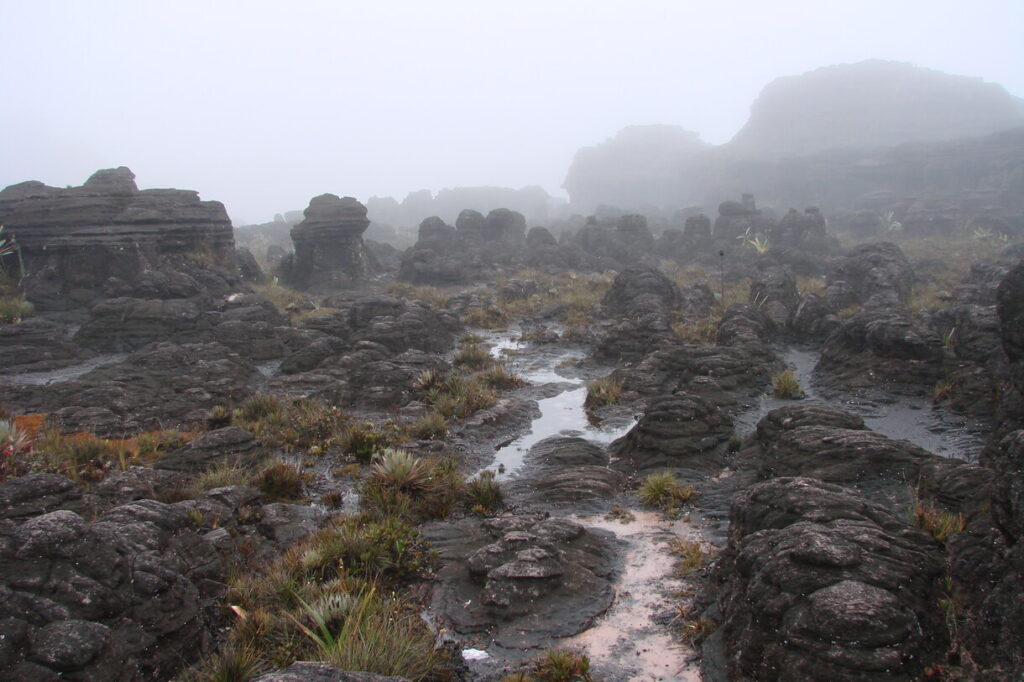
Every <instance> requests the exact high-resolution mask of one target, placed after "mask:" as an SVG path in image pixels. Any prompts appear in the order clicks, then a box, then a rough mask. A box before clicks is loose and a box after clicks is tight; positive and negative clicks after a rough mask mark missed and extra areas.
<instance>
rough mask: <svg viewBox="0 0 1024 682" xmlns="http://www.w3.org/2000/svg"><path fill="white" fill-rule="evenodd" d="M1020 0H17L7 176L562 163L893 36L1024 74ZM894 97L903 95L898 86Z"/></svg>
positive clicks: (8, 23)
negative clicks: (508, 0)
mask: <svg viewBox="0 0 1024 682" xmlns="http://www.w3.org/2000/svg"><path fill="white" fill-rule="evenodd" d="M1021 26H1024V6H1022V5H1021V4H1020V3H1019V2H1014V1H1013V0H1007V1H1003V2H995V1H988V2H985V1H983V2H975V3H971V4H970V5H969V6H967V5H964V4H963V3H957V2H934V1H933V2H918V1H914V2H902V3H889V2H885V3H883V2H874V1H872V2H862V3H856V4H854V3H844V4H842V5H839V4H833V3H821V2H779V3H772V4H771V5H770V6H768V5H762V4H756V5H755V4H753V3H743V2H722V3H715V4H714V5H713V6H712V5H711V4H710V3H691V2H633V3H628V4H626V3H613V2H562V3H558V4H557V5H554V4H552V3H540V2H520V3H515V4H500V5H499V4H492V3H480V2H437V3H429V4H424V3H412V2H376V3H354V2H346V3H336V2H304V3H295V4H294V6H293V5H288V6H286V5H283V4H281V3H263V2H244V3H243V2H217V3H201V2H175V3H161V4H157V3H137V2H90V3H76V2H35V3H20V2H14V1H11V0H6V1H4V2H2V3H0V63H3V65H4V67H3V70H2V75H0V92H2V93H3V101H4V104H5V106H3V107H2V108H0V125H2V127H3V130H4V135H3V136H2V138H0V187H3V186H6V185H9V184H13V183H17V182H21V181H24V180H41V181H43V182H45V183H47V184H50V185H56V186H64V185H78V184H80V183H81V182H82V181H84V180H85V178H87V177H88V176H89V175H90V174H91V173H92V172H93V171H95V170H96V169H98V168H106V167H115V166H120V165H125V166H128V167H130V168H131V169H132V170H133V171H134V172H135V174H136V176H137V177H138V183H139V186H140V187H178V188H188V189H196V190H198V191H199V192H200V193H201V196H202V197H203V198H204V199H216V200H219V201H222V202H223V203H224V204H225V205H226V207H227V209H228V213H229V215H230V216H231V218H232V221H233V222H234V224H235V225H240V224H245V223H255V222H263V221H267V220H270V219H271V217H272V216H273V215H274V214H275V213H279V212H283V211H286V210H290V209H297V208H302V207H304V206H305V205H306V204H307V203H308V200H309V198H310V197H312V196H314V195H317V194H320V193H323V192H333V193H336V194H339V195H351V196H355V197H357V198H359V199H361V200H363V201H366V200H367V199H369V198H370V197H373V196H377V197H385V196H392V197H395V198H397V199H398V200H399V201H400V200H401V199H402V198H404V197H405V196H406V195H407V194H408V193H409V192H412V191H416V190H422V189H430V190H432V191H434V192H437V191H439V190H442V189H443V188H450V187H476V186H494V187H509V188H522V187H526V186H540V187H542V188H543V189H544V190H546V191H547V192H548V193H549V194H551V195H553V196H556V197H564V196H565V193H564V191H563V189H562V184H563V182H564V181H565V178H566V172H567V170H568V169H569V167H570V164H571V163H572V161H573V158H574V155H575V154H576V152H577V150H579V149H580V148H581V147H584V146H589V145H596V144H600V143H601V142H603V141H605V140H607V139H609V138H611V137H613V136H614V135H615V134H616V133H617V132H618V131H620V130H621V129H623V128H626V127H628V126H632V125H649V124H668V125H677V126H681V127H683V128H685V129H687V130H691V131H696V132H697V133H699V135H700V138H701V139H702V140H703V141H704V142H706V143H710V144H722V143H725V142H728V141H729V140H730V139H732V138H733V136H734V135H735V134H736V133H737V132H738V131H739V130H740V129H741V128H742V127H743V125H744V123H745V122H746V121H747V118H748V115H749V113H750V106H751V103H752V102H754V100H755V98H756V97H757V95H758V93H759V92H760V91H761V89H762V88H764V87H765V86H766V85H767V84H768V83H769V82H771V81H772V80H774V79H775V78H777V77H780V76H786V75H795V74H800V73H804V72H807V71H810V70H813V69H817V68H819V67H823V66H827V65H830V64H838V63H848V62H857V61H861V60H865V59H870V58H883V59H890V60H896V61H904V62H910V63H912V64H915V65H920V66H924V67H928V68H932V69H938V70H941V71H946V72H949V73H954V74H963V75H967V76H972V77H977V78H984V79H985V80H986V81H990V82H994V83H999V84H1001V85H1002V86H1004V87H1005V88H1006V89H1007V90H1008V91H1009V92H1010V93H1011V94H1013V95H1017V96H1020V95H1024V47H1022V46H1021V43H1020V40H1019V32H1020V27H1021ZM880 104H882V105H884V103H880Z"/></svg>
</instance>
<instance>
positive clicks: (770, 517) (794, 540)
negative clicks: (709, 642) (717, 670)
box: [717, 478, 947, 682]
mask: <svg viewBox="0 0 1024 682" xmlns="http://www.w3.org/2000/svg"><path fill="white" fill-rule="evenodd" d="M730 521H731V527H730V531H729V544H728V547H727V548H726V551H725V552H724V553H723V555H722V558H721V561H720V563H719V565H718V568H717V576H718V579H719V580H720V581H721V583H722V588H721V590H720V592H719V596H718V607H719V609H720V611H721V614H722V617H723V624H722V637H723V639H724V642H725V646H726V651H727V657H728V658H727V660H728V668H729V673H730V675H731V676H734V677H736V678H749V679H774V680H808V679H816V680H817V679H830V680H850V681H851V682H852V681H853V680H863V679H867V678H870V679H879V680H911V679H917V678H918V677H919V676H920V675H921V673H922V671H923V669H924V667H925V666H927V665H929V664H931V663H932V662H934V661H938V660H941V656H942V654H943V653H944V651H945V647H946V645H947V634H946V629H945V624H944V622H943V621H942V615H941V612H940V611H939V609H937V608H936V603H937V600H938V599H939V597H940V594H939V592H938V587H937V582H936V580H937V578H938V577H939V576H940V575H941V572H942V566H943V560H942V556H941V554H940V552H939V549H938V546H937V545H936V543H935V542H934V540H932V538H931V537H930V536H928V535H926V534H925V533H922V532H920V531H918V530H915V529H913V528H911V527H910V526H908V525H907V524H906V522H904V521H903V520H902V519H901V518H899V517H898V516H897V515H896V514H894V513H893V512H891V511H889V510H888V509H885V508H883V507H880V506H878V505H875V504H872V503H870V502H866V501H864V500H862V499H861V498H859V497H858V496H856V495H855V494H852V493H851V492H850V491H848V490H845V489H844V488H841V487H839V486H835V485H831V484H828V483H823V482H821V481H817V480H814V479H808V478H780V479H775V480H772V481H768V482H765V483H760V484H757V485H755V486H753V487H751V488H749V489H747V490H745V491H743V492H741V493H739V494H738V495H737V496H736V497H735V499H734V500H733V503H732V508H731V510H730Z"/></svg>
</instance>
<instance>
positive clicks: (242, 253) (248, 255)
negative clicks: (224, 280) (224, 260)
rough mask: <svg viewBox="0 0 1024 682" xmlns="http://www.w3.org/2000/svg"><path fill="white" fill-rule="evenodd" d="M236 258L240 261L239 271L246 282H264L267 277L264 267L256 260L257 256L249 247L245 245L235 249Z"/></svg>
mask: <svg viewBox="0 0 1024 682" xmlns="http://www.w3.org/2000/svg"><path fill="white" fill-rule="evenodd" d="M235 259H236V260H237V261H238V273H239V274H240V275H241V276H242V279H244V280H245V281H246V282H252V283H253V284H262V283H263V282H264V281H265V280H266V279H267V276H266V275H265V274H264V273H263V268H261V267H260V264H259V263H258V262H256V256H254V255H252V251H250V250H249V249H247V248H245V247H244V246H242V247H239V248H237V249H235Z"/></svg>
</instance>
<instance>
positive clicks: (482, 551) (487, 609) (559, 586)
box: [424, 515, 614, 648]
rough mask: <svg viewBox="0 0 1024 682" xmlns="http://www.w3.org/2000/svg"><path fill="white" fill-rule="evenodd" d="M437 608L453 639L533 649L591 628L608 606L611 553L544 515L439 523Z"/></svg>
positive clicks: (429, 530)
mask: <svg viewBox="0 0 1024 682" xmlns="http://www.w3.org/2000/svg"><path fill="white" fill-rule="evenodd" d="M424 537H425V538H426V539H427V540H428V541H430V542H431V544H433V545H434V547H435V548H437V549H438V550H439V551H440V553H441V559H442V562H443V566H442V568H441V569H440V570H439V571H438V574H437V575H438V579H439V580H440V583H441V585H440V589H439V590H438V591H437V592H436V597H435V603H434V606H435V608H436V609H437V611H438V613H439V614H440V615H441V616H442V617H443V618H444V620H445V621H446V622H447V623H449V624H450V626H451V627H452V628H454V630H455V631H456V632H459V633H461V634H476V635H477V636H481V637H482V636H486V637H488V638H493V641H494V642H495V643H496V644H498V645H499V646H502V647H507V648H535V647H542V646H546V645H549V644H550V643H551V642H552V641H553V640H555V639H557V638H562V637H568V636H571V635H574V634H576V633H578V632H581V631H583V630H585V629H586V628H588V627H590V625H591V624H592V623H593V621H594V619H595V618H597V617H598V616H600V615H601V614H602V613H604V612H605V611H606V610H607V609H608V607H609V606H610V605H611V603H612V600H613V598H614V591H613V590H612V588H611V585H610V582H609V577H610V573H611V567H612V559H613V551H612V546H611V544H610V540H609V538H608V537H607V535H606V534H604V533H603V532H601V531H593V530H586V529H585V528H584V527H583V526H580V525H579V524H577V523H574V522H572V521H569V520H567V519H560V518H545V517H544V516H541V515H520V516H502V517H499V518H495V519H489V520H487V521H484V522H483V523H480V522H479V521H473V520H470V519H467V520H465V521H460V522H457V523H454V524H453V523H435V524H430V525H428V526H427V527H426V528H425V529H424Z"/></svg>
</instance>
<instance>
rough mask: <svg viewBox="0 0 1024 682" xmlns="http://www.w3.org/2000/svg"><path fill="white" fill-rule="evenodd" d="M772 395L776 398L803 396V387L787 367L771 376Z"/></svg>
mask: <svg viewBox="0 0 1024 682" xmlns="http://www.w3.org/2000/svg"><path fill="white" fill-rule="evenodd" d="M772 395H774V396H775V397H776V398H802V397H804V389H803V388H801V387H800V381H799V380H798V379H797V378H796V373H794V372H793V370H791V369H787V370H785V371H782V372H779V373H778V374H776V375H774V376H773V377H772Z"/></svg>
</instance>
